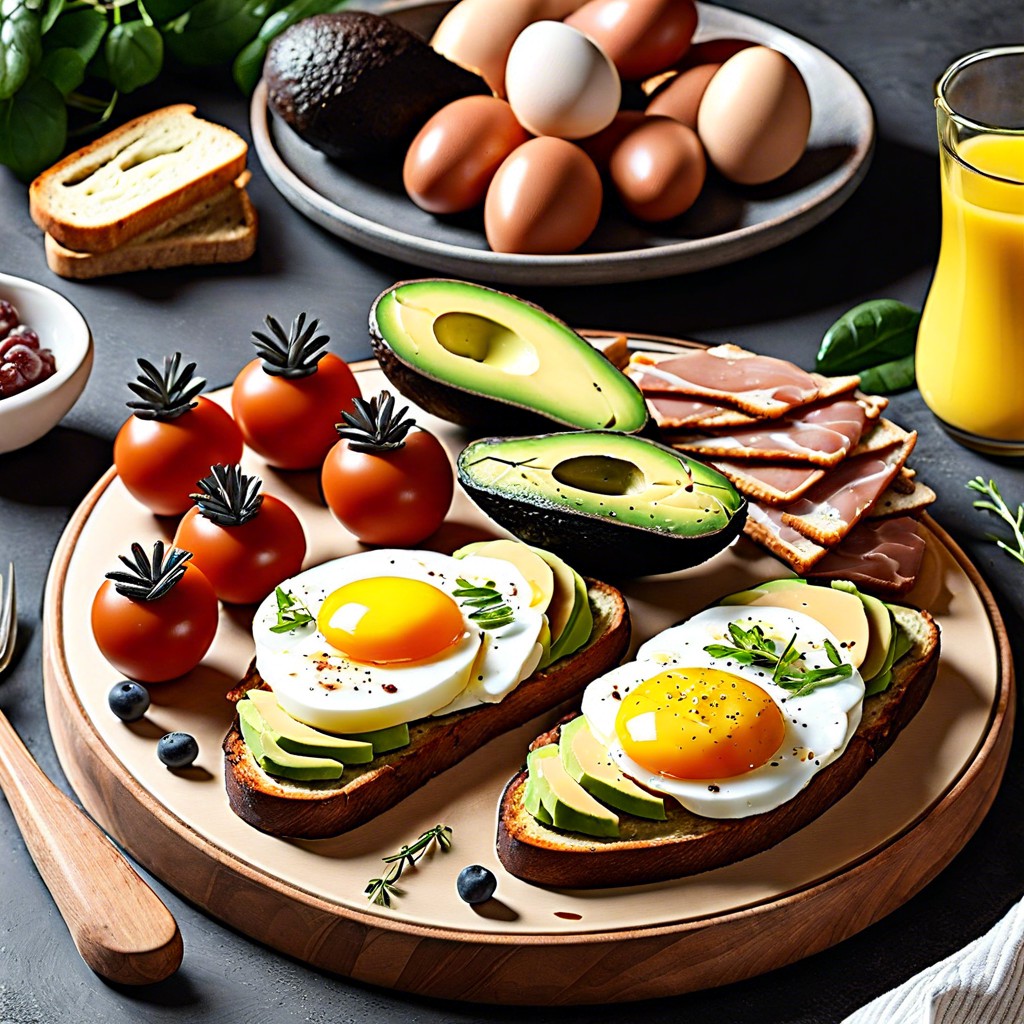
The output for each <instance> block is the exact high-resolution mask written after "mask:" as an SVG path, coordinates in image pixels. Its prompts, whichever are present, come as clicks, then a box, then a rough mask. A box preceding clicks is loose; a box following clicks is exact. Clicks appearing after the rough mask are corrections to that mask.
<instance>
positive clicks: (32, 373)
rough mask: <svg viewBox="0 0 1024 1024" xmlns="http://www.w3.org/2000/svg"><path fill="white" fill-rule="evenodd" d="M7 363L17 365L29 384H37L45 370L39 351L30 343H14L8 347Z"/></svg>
mask: <svg viewBox="0 0 1024 1024" xmlns="http://www.w3.org/2000/svg"><path fill="white" fill-rule="evenodd" d="M7 364H8V365H9V366H14V367H16V368H17V370H18V372H19V373H20V374H21V375H22V377H24V378H25V381H26V382H27V383H29V384H35V382H36V381H37V380H39V378H40V375H41V374H42V372H43V361H42V359H40V358H39V353H38V352H36V351H35V350H34V349H31V348H29V347H28V345H14V346H13V347H12V348H10V349H8V350H7Z"/></svg>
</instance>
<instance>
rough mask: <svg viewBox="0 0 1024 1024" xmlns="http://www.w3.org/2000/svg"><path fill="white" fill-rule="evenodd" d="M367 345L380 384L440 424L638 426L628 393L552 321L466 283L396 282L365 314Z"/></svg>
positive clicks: (641, 411) (636, 404) (630, 387)
mask: <svg viewBox="0 0 1024 1024" xmlns="http://www.w3.org/2000/svg"><path fill="white" fill-rule="evenodd" d="M370 340H371V342H372V344H373V351H374V354H375V355H376V357H377V361H378V362H379V363H380V365H381V368H382V369H383V370H384V373H385V374H386V375H387V377H388V379H389V380H390V381H391V383H392V384H394V386H395V387H396V388H398V390H399V391H401V392H402V394H403V395H405V396H406V397H408V398H410V399H412V400H413V401H414V402H416V404H417V405H419V406H420V407H421V408H423V409H426V410H427V411H428V412H431V413H433V414H434V415H435V416H440V417H441V418H442V419H446V420H450V421H451V422H453V423H459V424H461V425H462V426H466V427H471V428H472V427H486V428H487V429H493V425H494V424H495V423H496V422H499V423H501V424H502V426H503V427H504V428H507V429H508V430H509V432H510V433H519V432H522V433H531V432H534V431H537V430H552V429H556V428H562V429H573V428H578V429H583V430H589V429H607V430H616V431H622V432H624V433H627V434H629V433H636V432H638V431H640V430H642V429H643V428H644V426H645V425H646V423H647V405H646V403H645V401H644V398H643V395H641V394H640V390H639V389H638V388H637V386H636V385H635V384H634V383H633V382H632V381H631V380H630V379H629V378H628V377H626V376H625V375H624V374H623V373H622V372H621V371H619V369H618V368H617V367H615V366H613V365H612V364H611V363H610V362H609V361H608V360H607V359H606V358H605V357H604V356H603V355H601V353H600V352H598V351H597V350H596V349H595V348H594V347H593V346H592V345H590V344H588V343H587V342H586V341H585V340H584V339H583V338H581V337H580V336H579V335H578V334H577V333H576V332H575V331H573V330H571V329H570V328H569V327H567V326H566V325H565V324H564V323H562V322H561V321H560V320H557V319H556V318H555V317H553V316H551V314H550V313H546V312H545V311H544V310H542V309H540V308H539V307H537V306H534V305H533V304H532V303H529V302H524V301H523V300H522V299H517V298H516V297H515V296H513V295H506V294H505V293H504V292H499V291H495V290H494V289H492V288H484V287H483V286H482V285H478V284H470V283H469V282H466V281H450V280H440V279H428V280H421V281H404V282H401V283H399V284H396V285H394V286H393V287H392V288H389V289H388V290H387V291H385V292H383V293H382V294H381V295H379V296H378V298H377V300H376V301H375V302H374V304H373V306H372V308H371V309H370Z"/></svg>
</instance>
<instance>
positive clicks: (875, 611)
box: [832, 580, 896, 681]
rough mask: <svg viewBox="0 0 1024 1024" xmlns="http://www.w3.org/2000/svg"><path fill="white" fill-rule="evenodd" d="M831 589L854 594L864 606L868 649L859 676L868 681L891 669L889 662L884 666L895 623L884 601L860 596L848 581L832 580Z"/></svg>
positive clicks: (890, 645) (854, 586)
mask: <svg viewBox="0 0 1024 1024" xmlns="http://www.w3.org/2000/svg"><path fill="white" fill-rule="evenodd" d="M832 589H833V590H845V591H847V592H848V593H851V594H856V595H857V597H859V598H860V600H861V601H862V602H863V604H864V613H865V614H866V615H867V617H868V649H867V653H866V654H865V655H864V662H863V663H862V664H861V666H860V674H861V675H862V676H863V677H864V679H865V680H866V681H870V680H871V679H874V678H875V676H877V675H879V674H880V673H882V672H884V671H885V670H886V668H891V667H892V663H891V662H890V663H889V664H888V665H886V660H887V658H888V656H889V651H890V649H891V648H892V644H893V633H894V632H895V630H896V621H895V620H894V619H893V617H892V612H891V611H889V608H888V606H887V605H886V603H885V602H884V601H879V599H878V598H877V597H872V595H871V594H862V593H861V592H860V591H859V590H858V589H857V586H856V584H854V583H851V582H849V580H833V581H832Z"/></svg>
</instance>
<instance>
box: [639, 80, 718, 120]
mask: <svg viewBox="0 0 1024 1024" xmlns="http://www.w3.org/2000/svg"><path fill="white" fill-rule="evenodd" d="M721 66H722V65H721V64H698V65H697V67H695V68H687V69H686V70H685V71H681V72H680V73H679V74H678V75H676V77H675V78H674V79H673V80H672V81H671V82H669V83H668V85H666V86H665V88H664V89H662V90H661V91H660V92H659V93H658V94H657V95H656V96H655V97H654V99H653V100H651V102H650V103H648V104H647V113H648V114H657V115H660V116H661V117H671V118H672V120H674V121H679V122H680V124H685V125H686V127H687V128H692V129H693V130H694V131H696V130H697V111H698V110H699V109H700V101H701V99H703V97H704V90H705V89H707V87H708V82H710V81H711V79H712V78H713V77H714V74H715V72H716V71H717V70H718V69H719V68H720V67H721Z"/></svg>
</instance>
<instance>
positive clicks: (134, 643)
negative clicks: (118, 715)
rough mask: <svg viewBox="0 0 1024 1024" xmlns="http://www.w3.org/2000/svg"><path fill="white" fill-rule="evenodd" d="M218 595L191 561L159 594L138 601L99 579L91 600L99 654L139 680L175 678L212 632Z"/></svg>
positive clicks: (194, 661) (198, 655)
mask: <svg viewBox="0 0 1024 1024" xmlns="http://www.w3.org/2000/svg"><path fill="white" fill-rule="evenodd" d="M217 618H218V610H217V595H216V594H215V593H214V592H213V585H212V584H211V583H210V581H209V580H208V579H207V578H206V577H205V576H204V575H203V574H202V573H201V572H200V571H199V570H198V569H197V568H196V567H195V566H194V565H190V564H186V565H185V574H184V575H183V576H182V577H181V579H180V580H178V582H177V583H175V584H174V586H173V587H172V588H171V589H170V590H169V591H168V592H167V593H166V594H164V595H163V596H162V597H159V598H157V599H156V600H154V601H142V600H136V599H135V598H131V597H125V596H124V595H123V594H119V593H118V592H117V590H116V589H115V586H114V583H113V582H112V581H111V580H104V582H103V584H102V585H101V586H100V589H99V590H98V591H97V592H96V597H95V598H94V599H93V602H92V631H93V635H94V636H95V638H96V643H97V644H98V645H99V649H100V652H101V653H102V654H103V657H104V658H106V659H107V661H109V662H110V664H111V665H113V666H114V668H116V669H117V671H118V672H120V673H122V674H123V675H125V676H127V677H128V678H129V679H137V680H138V681H139V682H142V683H163V682H166V681H167V680H169V679H177V677H178V676H181V675H184V674H185V673H186V672H189V671H191V670H192V669H194V668H195V667H196V665H198V664H199V662H200V661H202V659H203V656H204V655H205V654H206V652H207V651H208V650H209V649H210V644H212V643H213V637H214V634H215V633H216V632H217Z"/></svg>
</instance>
